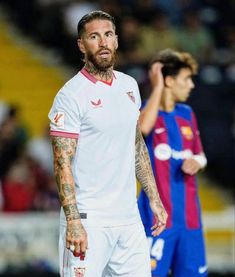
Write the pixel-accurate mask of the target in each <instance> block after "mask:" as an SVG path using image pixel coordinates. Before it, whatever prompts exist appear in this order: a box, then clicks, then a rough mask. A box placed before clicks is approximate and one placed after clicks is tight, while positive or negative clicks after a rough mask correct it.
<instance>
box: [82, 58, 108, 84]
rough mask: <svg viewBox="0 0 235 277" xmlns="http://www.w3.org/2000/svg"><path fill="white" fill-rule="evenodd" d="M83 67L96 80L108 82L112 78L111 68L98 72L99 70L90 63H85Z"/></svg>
mask: <svg viewBox="0 0 235 277" xmlns="http://www.w3.org/2000/svg"><path fill="white" fill-rule="evenodd" d="M84 67H85V69H86V70H87V71H88V72H89V73H90V74H91V75H92V76H94V77H95V78H96V79H97V80H100V81H105V82H109V81H111V80H112V78H113V68H112V67H110V68H108V69H104V70H100V69H98V68H96V67H95V66H94V65H93V64H92V63H86V64H85V66H84Z"/></svg>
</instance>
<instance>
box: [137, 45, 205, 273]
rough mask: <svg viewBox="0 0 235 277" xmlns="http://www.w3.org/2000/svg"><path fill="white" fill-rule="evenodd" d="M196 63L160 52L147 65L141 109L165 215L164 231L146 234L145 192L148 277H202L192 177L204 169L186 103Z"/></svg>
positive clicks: (147, 221)
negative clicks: (147, 88) (148, 85)
mask: <svg viewBox="0 0 235 277" xmlns="http://www.w3.org/2000/svg"><path fill="white" fill-rule="evenodd" d="M196 72H197V62H196V61H195V60H194V59H193V57H192V56H191V55H190V54H189V53H184V52H176V51H173V50H170V49H166V50H164V51H161V52H160V53H159V55H158V56H157V57H156V58H154V59H153V61H152V62H151V64H150V71H149V78H150V82H151V86H152V93H151V96H150V98H149V100H148V101H147V102H146V104H145V106H144V107H143V109H142V112H141V116H140V126H141V130H142V132H143V134H144V135H145V136H146V144H147V147H148V150H149V154H150V158H151V162H152V167H153V170H154V173H155V178H156V183H157V186H158V191H159V193H160V196H161V199H162V201H163V204H164V206H165V208H166V210H167V213H168V220H167V229H166V230H165V231H163V233H162V234H160V235H159V236H158V237H155V238H154V237H152V236H151V233H150V231H149V228H150V226H152V224H153V223H154V217H153V215H152V212H151V209H150V207H149V204H148V202H147V198H146V195H145V192H144V191H141V193H140V196H139V208H140V213H141V216H142V220H143V223H144V226H145V229H146V234H147V237H148V238H149V242H150V245H151V258H152V276H161V277H163V276H167V275H168V273H169V272H170V271H171V272H172V274H173V276H178V277H179V276H190V277H192V276H207V265H206V258H205V247H204V239H203V231H202V223H201V210H200V204H199V199H198V192H197V180H196V174H197V173H198V171H199V170H201V169H202V168H204V167H205V166H206V163H207V160H206V157H205V154H204V152H203V148H202V144H201V140H200V135H199V131H198V127H197V122H196V118H195V115H194V112H193V111H192V109H191V107H190V106H188V105H186V104H181V103H178V102H185V101H186V100H187V98H188V97H189V95H190V92H191V90H192V89H193V88H194V83H193V80H192V75H194V74H196Z"/></svg>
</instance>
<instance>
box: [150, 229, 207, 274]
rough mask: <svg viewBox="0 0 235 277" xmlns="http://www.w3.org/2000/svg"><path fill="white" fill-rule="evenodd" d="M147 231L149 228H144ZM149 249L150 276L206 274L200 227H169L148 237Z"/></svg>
mask: <svg viewBox="0 0 235 277" xmlns="http://www.w3.org/2000/svg"><path fill="white" fill-rule="evenodd" d="M146 231H147V233H149V230H146ZM148 240H149V243H150V246H151V248H150V251H151V264H152V276H154V277H165V276H167V274H168V273H169V272H172V274H173V276H174V277H196V276H197V277H198V276H203V277H204V276H207V275H208V270H207V264H206V257H205V246H204V238H203V233H202V230H201V229H197V230H187V229H185V228H182V227H181V228H171V229H167V230H165V231H163V233H162V234H160V235H159V236H158V237H155V238H153V237H148Z"/></svg>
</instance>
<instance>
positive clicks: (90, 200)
mask: <svg viewBox="0 0 235 277" xmlns="http://www.w3.org/2000/svg"><path fill="white" fill-rule="evenodd" d="M140 102H141V100H140V95H139V89H138V85H137V82H136V81H135V80H134V79H133V78H132V77H130V76H128V75H126V74H124V73H121V72H118V71H114V76H113V80H112V83H111V84H108V83H105V82H102V81H97V80H96V79H95V78H94V77H93V76H91V75H90V74H89V73H88V72H87V71H86V70H85V69H82V70H81V71H80V72H78V74H77V75H75V76H74V77H73V78H72V79H71V80H69V81H68V82H67V83H66V84H65V85H64V86H63V87H62V89H61V90H60V91H59V92H58V94H57V95H56V97H55V99H54V103H53V105H52V108H51V110H50V112H49V118H50V121H51V124H50V126H51V135H52V136H61V137H68V138H78V145H77V149H76V154H75V157H74V160H73V164H72V170H73V176H74V181H75V185H76V197H77V205H78V209H79V212H80V213H85V214H86V216H85V217H86V222H88V223H91V224H93V223H94V224H95V225H96V226H97V224H98V225H102V226H117V225H122V224H132V223H135V222H137V221H138V220H139V212H138V208H137V201H136V177H135V136H136V124H137V120H138V117H139V108H140V105H141V103H140Z"/></svg>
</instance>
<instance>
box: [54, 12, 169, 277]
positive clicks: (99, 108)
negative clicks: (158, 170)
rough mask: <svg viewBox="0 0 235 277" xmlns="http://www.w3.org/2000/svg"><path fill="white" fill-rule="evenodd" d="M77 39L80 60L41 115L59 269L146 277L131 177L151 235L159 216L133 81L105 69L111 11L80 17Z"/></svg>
mask: <svg viewBox="0 0 235 277" xmlns="http://www.w3.org/2000/svg"><path fill="white" fill-rule="evenodd" d="M77 43H78V47H79V49H80V51H81V52H82V53H83V54H84V62H85V65H84V67H83V68H82V70H81V71H79V72H78V73H77V75H75V76H74V77H73V78H72V79H71V80H69V81H68V82H67V83H66V84H65V85H64V86H63V87H62V89H61V90H60V91H59V92H58V94H57V95H56V97H55V99H54V103H53V106H52V108H51V111H50V113H49V118H50V120H51V131H50V134H51V136H52V145H53V152H54V167H55V176H56V181H57V185H58V192H59V197H60V201H61V206H62V209H61V218H60V241H59V252H60V253H59V254H60V274H61V276H65V277H66V276H74V277H75V276H76V277H77V276H79V277H82V276H84V277H108V276H123V277H124V276H129V277H150V276H151V269H150V259H149V248H148V245H147V240H146V236H145V232H144V228H143V225H142V223H141V219H140V215H139V211H138V207H137V200H136V177H137V179H138V181H139V182H140V184H141V185H142V187H143V189H144V191H145V192H146V194H147V196H148V198H149V201H150V202H149V203H150V206H151V208H152V211H153V214H154V215H155V217H156V221H155V224H154V225H153V226H152V234H153V235H154V236H156V235H158V234H160V233H161V232H162V231H163V229H164V228H165V224H166V219H167V214H166V212H165V209H164V207H163V205H162V202H161V200H160V198H159V195H158V192H157V189H156V184H155V180H154V176H153V173H152V169H151V165H150V160H149V157H148V154H147V153H148V152H147V148H146V146H145V143H144V141H143V138H142V135H141V132H140V130H139V127H138V117H139V108H140V95H139V90H138V86H137V83H136V81H135V80H134V79H133V78H132V77H130V76H128V75H126V74H123V73H121V72H118V71H115V70H113V66H114V63H115V57H116V50H117V47H118V41H117V35H116V33H115V22H114V19H113V17H112V16H110V15H109V14H107V13H105V12H102V11H93V12H91V13H89V14H87V15H85V16H84V17H83V18H82V19H81V20H80V21H79V23H78V40H77Z"/></svg>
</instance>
